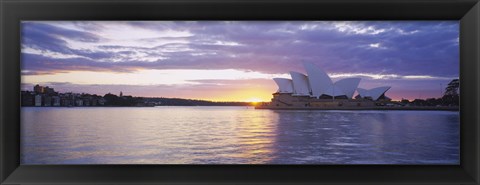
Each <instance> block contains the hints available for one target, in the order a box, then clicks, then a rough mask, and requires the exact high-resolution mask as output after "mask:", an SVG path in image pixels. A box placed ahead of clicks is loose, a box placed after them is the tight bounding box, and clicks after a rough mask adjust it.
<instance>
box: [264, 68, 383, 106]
mask: <svg viewBox="0 0 480 185" xmlns="http://www.w3.org/2000/svg"><path fill="white" fill-rule="evenodd" d="M303 65H304V67H305V70H306V72H307V74H306V75H305V74H302V73H299V72H294V71H291V72H290V76H291V79H288V78H274V79H273V80H274V81H275V83H276V84H277V85H278V90H277V92H275V93H273V98H272V101H271V102H269V103H264V104H262V105H259V106H258V107H257V108H320V109H321V108H326V109H329V108H353V107H355V108H362V107H377V106H382V105H385V103H387V102H389V101H390V98H388V97H387V96H385V93H386V92H387V91H388V90H389V89H390V87H389V86H383V87H376V88H373V89H364V88H359V87H358V86H359V84H360V81H361V78H345V79H341V80H338V81H336V82H333V81H332V79H331V78H330V77H329V76H328V74H327V73H325V72H324V71H323V70H322V69H320V68H319V67H317V66H316V65H314V64H312V63H304V64H303ZM355 92H358V93H357V94H358V95H357V96H355V97H353V95H354V94H355Z"/></svg>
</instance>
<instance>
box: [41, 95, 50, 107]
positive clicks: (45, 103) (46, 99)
mask: <svg viewBox="0 0 480 185" xmlns="http://www.w3.org/2000/svg"><path fill="white" fill-rule="evenodd" d="M43 106H45V107H50V106H52V97H50V96H44V97H43Z"/></svg>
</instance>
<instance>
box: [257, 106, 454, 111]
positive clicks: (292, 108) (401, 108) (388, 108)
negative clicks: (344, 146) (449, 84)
mask: <svg viewBox="0 0 480 185" xmlns="http://www.w3.org/2000/svg"><path fill="white" fill-rule="evenodd" d="M255 109H270V110H412V111H413V110H425V111H460V107H426V106H425V107H278V108H277V107H266V106H255Z"/></svg>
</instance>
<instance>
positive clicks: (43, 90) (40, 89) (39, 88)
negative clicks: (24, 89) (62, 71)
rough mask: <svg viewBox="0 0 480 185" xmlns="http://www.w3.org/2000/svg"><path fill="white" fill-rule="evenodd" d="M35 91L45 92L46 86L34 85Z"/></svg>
mask: <svg viewBox="0 0 480 185" xmlns="http://www.w3.org/2000/svg"><path fill="white" fill-rule="evenodd" d="M33 91H34V92H35V93H39V94H43V93H44V92H45V88H44V87H43V86H40V85H38V84H37V85H35V86H34V87H33Z"/></svg>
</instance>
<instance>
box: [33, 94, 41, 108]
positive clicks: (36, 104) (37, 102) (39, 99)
mask: <svg viewBox="0 0 480 185" xmlns="http://www.w3.org/2000/svg"><path fill="white" fill-rule="evenodd" d="M35 106H36V107H40V106H42V95H39V94H37V95H35Z"/></svg>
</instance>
